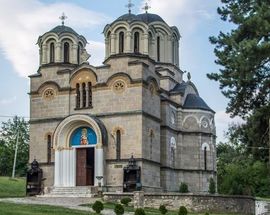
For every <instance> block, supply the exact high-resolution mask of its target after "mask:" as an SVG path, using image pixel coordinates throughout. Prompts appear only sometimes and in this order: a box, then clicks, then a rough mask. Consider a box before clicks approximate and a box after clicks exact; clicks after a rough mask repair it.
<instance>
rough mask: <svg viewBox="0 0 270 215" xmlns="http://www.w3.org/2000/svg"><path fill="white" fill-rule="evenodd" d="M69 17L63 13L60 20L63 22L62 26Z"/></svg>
mask: <svg viewBox="0 0 270 215" xmlns="http://www.w3.org/2000/svg"><path fill="white" fill-rule="evenodd" d="M67 18H68V17H67V16H66V15H65V13H64V12H63V13H62V16H60V17H59V19H60V20H62V25H64V24H65V20H66V19H67Z"/></svg>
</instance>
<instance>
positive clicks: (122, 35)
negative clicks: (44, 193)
mask: <svg viewBox="0 0 270 215" xmlns="http://www.w3.org/2000/svg"><path fill="white" fill-rule="evenodd" d="M123 52H124V32H122V31H121V32H120V33H119V53H123Z"/></svg>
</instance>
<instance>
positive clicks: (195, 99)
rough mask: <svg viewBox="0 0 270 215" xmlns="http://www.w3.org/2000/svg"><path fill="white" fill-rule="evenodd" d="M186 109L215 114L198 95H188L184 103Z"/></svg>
mask: <svg viewBox="0 0 270 215" xmlns="http://www.w3.org/2000/svg"><path fill="white" fill-rule="evenodd" d="M183 107H184V108H186V109H201V110H207V111H211V112H214V111H213V110H212V109H211V108H210V107H209V106H208V105H207V104H206V103H205V101H204V100H203V99H202V98H201V97H200V96H198V95H196V94H188V95H187V97H186V100H185V103H184V106H183Z"/></svg>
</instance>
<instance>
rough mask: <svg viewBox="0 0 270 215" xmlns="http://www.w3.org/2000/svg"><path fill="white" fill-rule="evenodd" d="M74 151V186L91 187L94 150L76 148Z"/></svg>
mask: <svg viewBox="0 0 270 215" xmlns="http://www.w3.org/2000/svg"><path fill="white" fill-rule="evenodd" d="M76 151H77V153H76V160H77V162H76V186H89V185H92V186H93V185H94V174H95V169H94V167H95V153H94V152H95V148H93V147H91V148H77V149H76Z"/></svg>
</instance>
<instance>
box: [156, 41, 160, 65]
mask: <svg viewBox="0 0 270 215" xmlns="http://www.w3.org/2000/svg"><path fill="white" fill-rule="evenodd" d="M157 61H158V62H159V61H160V37H157Z"/></svg>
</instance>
